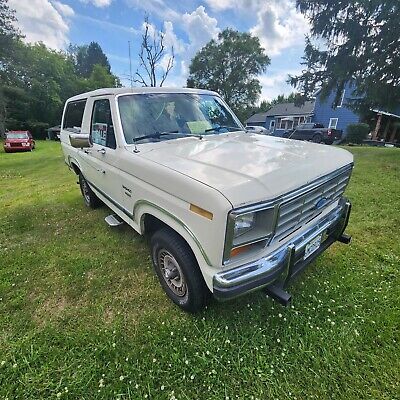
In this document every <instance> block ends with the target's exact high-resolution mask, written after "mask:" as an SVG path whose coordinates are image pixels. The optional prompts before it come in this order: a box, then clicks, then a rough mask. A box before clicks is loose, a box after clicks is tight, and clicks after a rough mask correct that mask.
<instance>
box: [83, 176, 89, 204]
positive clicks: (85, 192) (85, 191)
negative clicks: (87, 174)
mask: <svg viewBox="0 0 400 400" xmlns="http://www.w3.org/2000/svg"><path fill="white" fill-rule="evenodd" d="M82 192H83V196H84V197H85V199H86V201H87V202H88V203H90V193H89V185H88V184H87V182H86V181H85V180H84V181H83V182H82Z"/></svg>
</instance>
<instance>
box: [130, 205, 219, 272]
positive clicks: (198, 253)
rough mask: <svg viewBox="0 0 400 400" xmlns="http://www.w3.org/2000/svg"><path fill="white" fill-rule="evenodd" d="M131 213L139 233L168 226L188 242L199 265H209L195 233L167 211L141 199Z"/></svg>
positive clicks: (208, 260)
mask: <svg viewBox="0 0 400 400" xmlns="http://www.w3.org/2000/svg"><path fill="white" fill-rule="evenodd" d="M133 215H134V218H135V220H136V222H137V223H138V225H139V226H138V227H139V229H140V233H141V234H146V233H152V232H154V231H155V230H157V229H158V228H161V227H169V228H170V229H172V230H173V231H175V232H176V233H177V234H178V235H179V236H181V237H182V239H183V240H184V241H185V242H186V243H187V244H188V246H189V247H190V249H191V250H192V252H193V254H194V256H195V258H196V260H197V262H198V264H199V265H201V264H204V262H205V263H206V264H207V265H209V266H211V265H212V264H211V261H210V259H209V258H208V256H207V253H206V252H205V250H204V248H203V247H202V245H201V243H200V241H199V240H198V239H197V237H196V235H195V234H194V233H193V232H192V230H191V229H190V228H189V227H188V226H187V225H186V224H185V223H184V222H183V221H181V220H180V219H179V218H178V217H176V216H175V215H173V214H172V213H170V212H169V211H167V210H165V209H163V208H161V207H159V206H158V205H156V204H153V203H150V202H147V201H144V200H143V201H139V202H138V203H136V205H135V209H134V212H133ZM201 261H203V262H201Z"/></svg>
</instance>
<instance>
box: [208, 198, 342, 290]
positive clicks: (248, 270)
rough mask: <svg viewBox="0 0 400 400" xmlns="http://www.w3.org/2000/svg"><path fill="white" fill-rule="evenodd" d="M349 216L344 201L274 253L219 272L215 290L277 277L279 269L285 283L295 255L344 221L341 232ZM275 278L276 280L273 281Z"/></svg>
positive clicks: (216, 275)
mask: <svg viewBox="0 0 400 400" xmlns="http://www.w3.org/2000/svg"><path fill="white" fill-rule="evenodd" d="M349 213H350V203H349V202H347V201H345V200H343V201H341V202H340V203H339V205H338V206H337V207H336V208H335V209H334V210H332V211H331V212H330V213H329V214H328V215H326V216H325V217H323V218H322V219H321V220H320V221H319V222H318V223H317V224H315V225H313V226H311V227H309V228H308V229H307V230H306V231H304V232H302V233H301V234H299V235H297V236H295V237H294V238H292V239H291V240H290V242H289V243H285V244H284V245H282V246H281V247H279V248H278V249H276V250H275V251H274V252H273V253H271V254H269V255H267V256H265V257H263V258H261V259H259V260H256V261H253V262H251V263H248V264H245V265H241V266H239V267H235V268H233V269H231V270H228V271H222V272H218V273H216V274H215V275H214V277H213V286H214V288H215V287H216V288H221V289H227V288H228V289H229V288H234V287H235V286H239V285H243V284H248V283H253V282H256V281H257V280H259V279H261V278H263V277H265V276H268V275H274V273H278V271H279V270H281V272H282V275H281V277H280V278H283V279H285V280H286V279H287V278H288V277H289V275H290V272H291V271H289V269H288V268H289V266H290V265H293V261H294V258H295V256H296V254H299V253H301V251H303V250H304V248H305V246H306V245H307V243H309V242H310V241H311V240H313V239H314V238H315V237H317V236H318V235H320V234H322V233H324V232H326V231H327V230H328V229H329V228H331V227H332V226H334V225H336V224H337V223H338V222H339V221H340V219H343V226H340V233H342V232H343V230H344V229H345V228H346V223H347V220H348V215H349ZM280 278H278V279H280ZM276 279H277V278H276V277H275V278H273V279H272V281H275V280H276ZM272 281H271V282H269V283H265V282H264V285H265V284H270V283H272Z"/></svg>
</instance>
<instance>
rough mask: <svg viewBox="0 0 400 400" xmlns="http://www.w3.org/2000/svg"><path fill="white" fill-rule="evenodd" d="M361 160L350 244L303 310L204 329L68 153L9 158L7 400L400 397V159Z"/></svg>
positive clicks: (262, 300)
mask: <svg viewBox="0 0 400 400" xmlns="http://www.w3.org/2000/svg"><path fill="white" fill-rule="evenodd" d="M0 144H1V143H0ZM1 147H2V146H1ZM350 149H351V151H352V152H353V153H354V155H355V170H354V173H353V177H352V180H351V183H350V186H349V188H348V190H347V195H348V197H349V198H350V199H351V200H352V202H353V214H352V216H351V220H350V224H349V228H348V232H349V233H350V234H352V235H353V241H352V243H351V245H350V246H345V245H342V244H335V245H333V246H332V247H331V248H330V249H329V250H328V251H327V252H326V253H325V254H323V255H322V256H321V257H320V258H319V259H318V260H317V261H316V262H314V263H313V264H312V265H311V266H310V267H309V268H308V269H307V270H306V271H305V272H304V274H303V275H302V276H301V277H300V278H299V279H298V280H297V281H295V282H294V283H293V285H292V287H291V288H290V291H291V292H292V293H293V296H294V297H293V305H292V306H291V307H289V308H283V307H282V306H280V305H279V304H277V303H275V302H274V301H273V300H271V299H270V298H267V297H266V296H265V295H264V294H263V293H262V292H259V293H254V294H250V295H248V296H245V297H242V298H239V299H237V300H235V301H232V302H228V303H218V302H215V301H214V302H212V303H211V304H210V305H209V307H208V308H207V309H206V310H205V311H204V312H203V313H201V314H200V315H196V316H192V315H187V314H185V313H183V312H181V311H180V310H179V309H178V308H177V307H175V306H174V305H172V303H171V302H170V301H169V300H168V299H167V298H166V296H165V295H164V293H163V291H162V290H161V288H160V286H159V284H158V281H157V279H156V277H155V274H154V273H153V271H152V267H151V263H150V258H149V250H148V247H147V243H146V241H145V240H144V239H143V238H141V237H140V236H139V235H137V234H136V233H135V232H134V231H133V230H131V229H130V228H128V227H126V226H124V227H120V228H117V229H111V228H109V227H108V226H107V225H106V224H105V222H104V217H105V216H106V215H107V214H108V211H107V209H106V208H105V207H103V208H100V209H98V210H89V209H88V208H86V207H85V206H84V204H83V201H82V198H81V195H80V192H79V188H78V186H77V185H76V177H75V176H74V174H72V173H71V172H70V171H69V170H68V168H67V167H66V166H65V164H64V161H63V157H62V154H61V150H60V144H59V143H56V142H38V143H37V150H35V151H34V152H32V153H24V154H21V153H19V154H4V153H3V152H1V153H0V176H1V185H0V205H1V210H0V399H10V400H11V399H44V398H61V399H143V398H148V399H175V398H177V399H228V398H229V399H253V398H254V399H260V400H261V399H311V398H312V399H343V398H346V399H394V398H400V387H399V382H400V344H399V341H400V279H399V268H400V149H385V148H350ZM1 151H2V150H1Z"/></svg>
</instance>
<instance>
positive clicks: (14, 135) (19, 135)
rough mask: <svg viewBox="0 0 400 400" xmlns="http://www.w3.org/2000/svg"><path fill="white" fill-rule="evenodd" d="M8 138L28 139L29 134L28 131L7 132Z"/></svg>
mask: <svg viewBox="0 0 400 400" xmlns="http://www.w3.org/2000/svg"><path fill="white" fill-rule="evenodd" d="M6 136H7V138H8V139H28V138H29V136H28V134H27V133H25V132H22V133H6Z"/></svg>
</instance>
